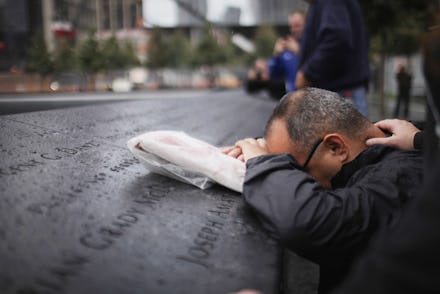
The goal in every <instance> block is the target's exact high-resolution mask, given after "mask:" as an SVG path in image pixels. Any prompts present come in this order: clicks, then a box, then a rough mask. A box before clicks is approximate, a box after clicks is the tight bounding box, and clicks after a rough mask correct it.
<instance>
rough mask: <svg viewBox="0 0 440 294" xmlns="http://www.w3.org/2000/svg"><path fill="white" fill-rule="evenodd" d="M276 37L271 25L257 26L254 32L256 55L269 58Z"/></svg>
mask: <svg viewBox="0 0 440 294" xmlns="http://www.w3.org/2000/svg"><path fill="white" fill-rule="evenodd" d="M277 38H278V35H277V33H276V32H275V29H274V28H273V26H271V25H268V24H264V25H261V26H259V27H258V28H257V31H256V33H255V38H254V40H255V47H256V48H255V49H256V52H255V54H256V56H257V57H263V58H269V57H270V56H272V52H273V46H274V45H275V42H276V40H277Z"/></svg>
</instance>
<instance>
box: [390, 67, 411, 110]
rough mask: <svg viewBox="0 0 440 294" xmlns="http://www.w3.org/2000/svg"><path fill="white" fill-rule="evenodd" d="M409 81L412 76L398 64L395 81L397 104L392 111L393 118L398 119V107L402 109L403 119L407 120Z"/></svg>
mask: <svg viewBox="0 0 440 294" xmlns="http://www.w3.org/2000/svg"><path fill="white" fill-rule="evenodd" d="M411 80H412V76H411V74H410V73H408V71H407V70H406V67H405V65H403V64H399V66H398V69H397V73H396V81H397V102H396V108H395V109H394V116H395V117H399V114H400V107H401V106H402V108H403V116H404V118H408V115H409V97H410V93H411Z"/></svg>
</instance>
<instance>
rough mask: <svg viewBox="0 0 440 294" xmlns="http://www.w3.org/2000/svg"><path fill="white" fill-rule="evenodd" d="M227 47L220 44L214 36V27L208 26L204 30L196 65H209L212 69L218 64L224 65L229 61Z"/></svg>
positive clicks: (197, 50)
mask: <svg viewBox="0 0 440 294" xmlns="http://www.w3.org/2000/svg"><path fill="white" fill-rule="evenodd" d="M225 48H226V46H222V45H220V44H219V41H218V40H217V38H216V37H215V36H214V30H213V27H212V25H210V24H208V25H206V26H205V27H204V28H203V35H202V38H201V40H200V42H199V44H198V45H197V48H196V50H195V51H196V56H195V63H196V64H197V65H207V66H209V67H212V66H214V65H218V64H224V63H226V62H227V60H228V53H227V52H226V50H225Z"/></svg>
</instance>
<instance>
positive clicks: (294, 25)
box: [288, 10, 304, 40]
mask: <svg viewBox="0 0 440 294" xmlns="http://www.w3.org/2000/svg"><path fill="white" fill-rule="evenodd" d="M288 22H289V29H290V32H291V33H292V36H293V37H294V38H295V39H297V40H298V39H299V38H301V34H302V31H303V28H304V12H302V11H299V10H297V11H294V12H292V13H290V14H289V19H288Z"/></svg>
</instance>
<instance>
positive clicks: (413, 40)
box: [360, 0, 437, 55]
mask: <svg viewBox="0 0 440 294" xmlns="http://www.w3.org/2000/svg"><path fill="white" fill-rule="evenodd" d="M360 4H361V6H362V11H363V13H364V18H365V22H366V24H367V27H368V31H369V33H370V36H371V38H372V40H373V43H374V45H375V46H373V49H375V50H376V51H378V52H381V53H391V54H407V55H409V54H412V53H414V52H416V51H417V50H418V49H419V47H420V38H421V36H422V34H423V32H425V31H426V28H427V26H428V24H429V22H430V20H431V16H432V12H433V9H434V7H435V5H436V4H437V1H436V0H406V1H400V0H360Z"/></svg>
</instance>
